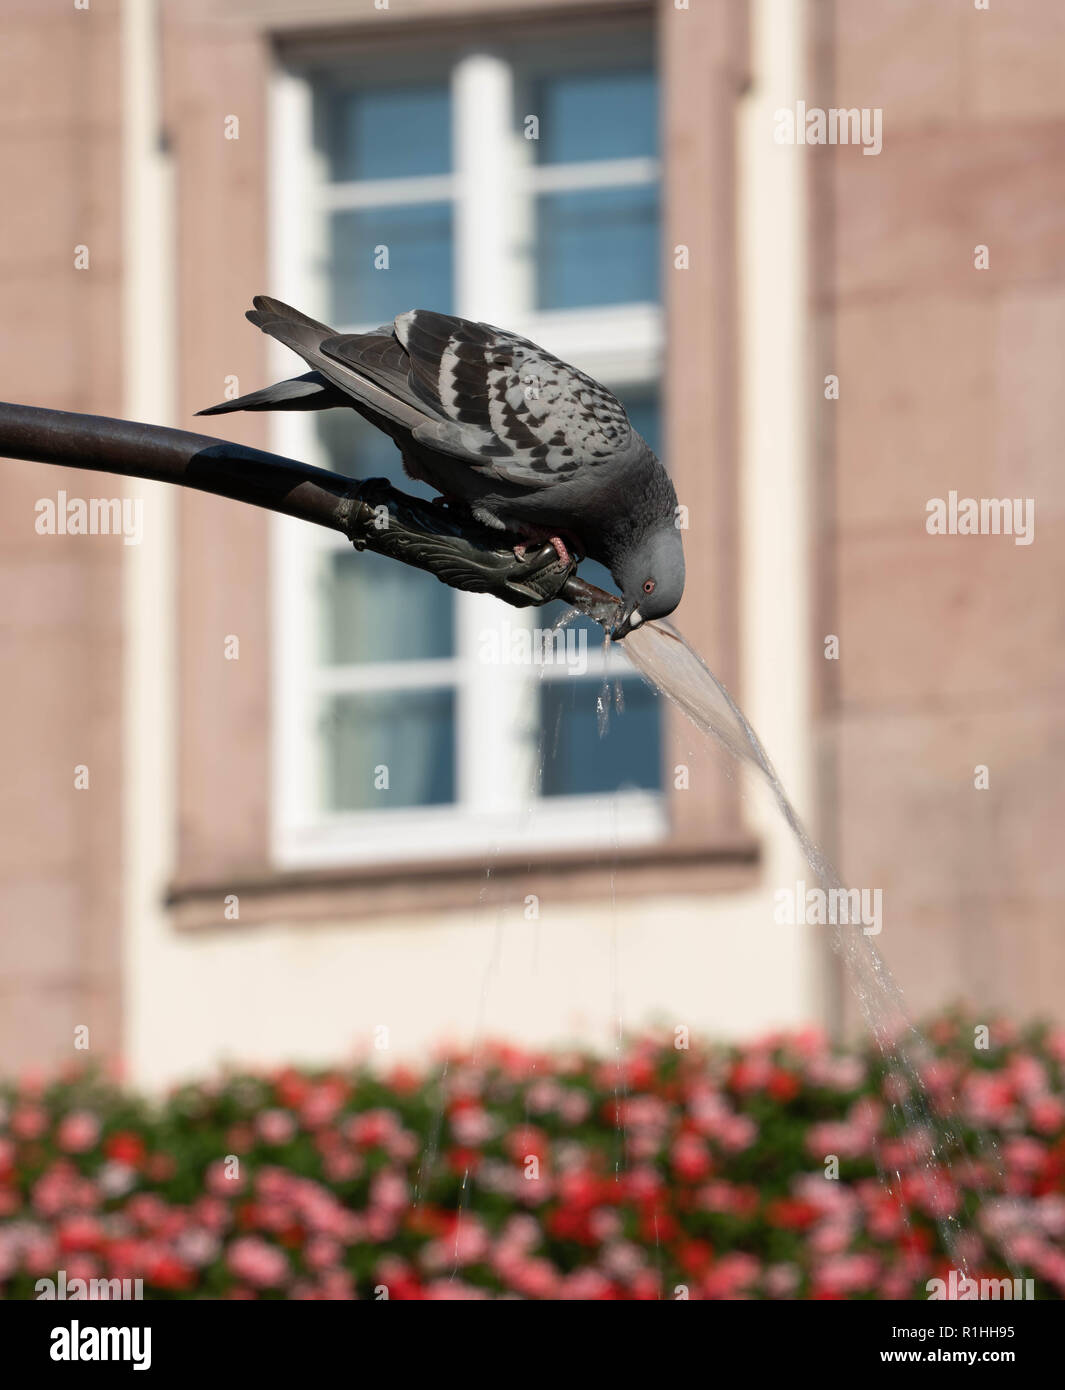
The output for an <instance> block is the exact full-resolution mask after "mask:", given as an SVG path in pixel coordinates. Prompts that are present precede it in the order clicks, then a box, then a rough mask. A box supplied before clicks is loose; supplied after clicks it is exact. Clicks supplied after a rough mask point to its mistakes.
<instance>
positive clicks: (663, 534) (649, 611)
mask: <svg viewBox="0 0 1065 1390" xmlns="http://www.w3.org/2000/svg"><path fill="white" fill-rule="evenodd" d="M611 573H612V574H613V576H614V579H615V580H616V581H617V583H618V584H619V585H620V587H621V596H622V599H623V603H622V608H621V619H620V621H619V622H618V624H617V626H616V627H615V628H614V630H613V632H612V633H611V634H610V635H611V637H612V638H613V639H614V641H615V642H616V641H618V640H619V639H620V638H622V637H627V636H628V634H629V633H630V632H631V631H632V629H633V628H634V627H639V625H640V624H641V623H646V622H649V621H650V620H651V619H652V618H664V617H666V615H667V614H669V613H672V612H673V610H674V608H676V606H677V604H678V603H679V602H680V600H681V595H682V594H683V593H684V547H683V546H682V544H681V539H680V530H679V528H678V527H677V526H675V525H674V523H673V518H672V517H670V518H669V519H668V520H667V521H666V522H664V523H663V525H661V526H659V527H657V528H656V529H655V530H653V531H648V532H646V533H645V534H644V535H643V537H642V538H641V539H640V540H639V541H638V542H637V543H636V544H635V545H633V546H631V547H630V548H629V549H627V550H626V551H625V553H624V556H623V557H622V558H621V559H620V560H619V561H618V562H617V564H616V565H615V566H614V567H613V568H612V570H611Z"/></svg>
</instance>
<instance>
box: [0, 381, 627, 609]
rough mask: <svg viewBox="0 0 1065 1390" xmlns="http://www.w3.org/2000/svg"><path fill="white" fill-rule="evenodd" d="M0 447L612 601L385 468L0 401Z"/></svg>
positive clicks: (462, 569) (470, 582)
mask: <svg viewBox="0 0 1065 1390" xmlns="http://www.w3.org/2000/svg"><path fill="white" fill-rule="evenodd" d="M0 455H6V456H7V457H8V458H18V459H29V460H31V461H32V462H36V463H52V464H59V465H61V466H63V467H65V468H81V469H88V470H92V471H94V472H101V473H117V474H120V475H122V476H124V477H127V478H148V479H151V480H153V481H155V482H164V483H174V484H176V485H177V486H179V487H191V488H196V489H197V490H198V491H200V492H210V493H213V494H214V495H215V496H217V497H229V498H231V499H232V500H233V501H236V502H247V503H250V504H251V505H252V506H256V507H266V508H267V509H269V510H270V511H274V512H281V513H282V514H284V515H285V516H294V517H298V518H299V519H300V520H301V521H310V522H312V523H313V524H314V525H316V526H327V527H329V528H330V529H332V530H334V531H341V532H343V534H344V535H346V536H347V537H348V539H349V540H350V541H351V542H352V543H353V544H354V546H355V547H356V549H359V550H363V549H370V550H374V551H376V552H378V553H379V554H383V555H389V556H391V557H392V558H393V559H396V560H400V561H402V562H403V563H404V564H409V565H414V566H416V567H417V568H419V569H424V570H428V571H429V572H430V573H432V574H435V575H436V577H437V578H438V579H439V580H441V582H442V583H445V584H449V585H451V586H452V587H453V588H458V589H467V590H470V591H473V592H476V593H491V594H494V595H495V596H496V597H497V598H500V599H502V600H503V601H504V602H505V603H509V604H512V605H514V606H515V607H527V606H530V605H539V604H544V603H549V602H550V601H551V600H552V599H556V598H562V599H564V600H566V601H567V602H568V603H571V604H572V605H573V606H574V607H575V608H578V609H580V610H581V611H582V612H584V613H587V614H588V615H589V616H590V617H592V618H594V619H595V620H596V621H597V622H601V623H603V625H604V626H608V627H609V626H611V625H612V624H613V623H614V622H616V620H617V615H618V611H619V606H620V601H619V600H618V599H617V598H616V597H615V596H614V595H613V594H608V593H606V592H605V591H604V590H602V589H597V588H595V586H594V585H591V584H587V583H585V581H584V580H582V579H580V578H579V577H578V576H577V574H576V565H575V564H572V563H571V564H570V565H569V566H565V567H563V566H561V565H560V563H559V561H558V557H557V556H556V554H555V552H554V550H553V549H552V547H551V546H549V545H548V546H543V547H542V548H541V549H539V550H537V551H536V552H535V553H531V554H527V555H526V557H525V558H524V559H522V560H519V559H518V558H517V556H516V555H515V554H514V550H513V546H514V545H515V544H517V543H518V541H519V539H520V538H519V537H516V536H511V537H508V536H506V535H505V534H504V533H501V532H499V531H493V530H490V529H489V528H487V527H485V526H482V525H480V524H479V523H478V522H477V521H475V520H474V518H473V517H472V516H471V515H469V513H467V512H465V511H464V510H462V509H456V508H454V507H451V506H445V505H442V504H440V503H439V502H425V501H422V500H421V499H419V498H416V497H410V496H408V495H407V494H406V493H403V492H400V491H399V490H398V489H397V488H394V487H393V486H392V485H391V484H390V483H389V482H387V481H386V480H385V479H383V478H370V479H367V480H365V481H360V480H358V479H354V478H346V477H343V476H342V475H340V474H338V473H330V472H327V471H326V470H325V469H323V468H312V467H310V466H309V465H308V464H305V463H297V462H296V461H295V460H294V459H287V458H282V457H281V456H280V455H278V454H269V453H266V452H264V451H263V450H262V449H249V448H246V447H245V446H244V445H242V444H232V443H229V442H227V441H225V440H222V439H215V438H213V437H212V436H210V435H206V434H194V433H192V432H190V431H188V430H175V429H168V428H166V427H165V426H163V425H148V424H142V423H139V422H137V421H133V420H116V419H112V418H111V417H110V416H104V415H81V414H77V413H75V412H73V411H69V410H46V409H43V408H41V407H38V406H31V405H12V404H8V403H7V402H0Z"/></svg>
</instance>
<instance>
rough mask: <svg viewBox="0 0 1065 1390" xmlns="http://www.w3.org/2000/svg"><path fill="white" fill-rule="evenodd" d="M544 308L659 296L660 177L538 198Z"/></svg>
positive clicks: (540, 287)
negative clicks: (628, 185) (655, 182)
mask: <svg viewBox="0 0 1065 1390" xmlns="http://www.w3.org/2000/svg"><path fill="white" fill-rule="evenodd" d="M536 205H537V206H536V210H537V218H536V221H537V240H536V288H537V307H538V308H540V309H578V308H585V307H591V306H593V305H599V304H629V303H643V302H648V301H652V302H653V301H656V300H657V299H658V259H659V256H658V189H657V187H656V186H655V185H653V184H648V185H646V186H642V185H641V186H637V187H633V188H604V189H595V190H593V191H590V192H587V193H543V194H541V195H540V196H539V197H538V198H537V200H536Z"/></svg>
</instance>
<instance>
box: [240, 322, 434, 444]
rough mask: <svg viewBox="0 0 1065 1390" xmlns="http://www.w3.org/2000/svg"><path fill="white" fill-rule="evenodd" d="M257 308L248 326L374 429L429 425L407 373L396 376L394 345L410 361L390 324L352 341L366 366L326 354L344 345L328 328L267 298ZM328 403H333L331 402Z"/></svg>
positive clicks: (408, 429) (387, 429)
mask: <svg viewBox="0 0 1065 1390" xmlns="http://www.w3.org/2000/svg"><path fill="white" fill-rule="evenodd" d="M254 303H255V308H254V309H249V310H248V313H247V315H246V317H247V319H248V320H249V322H251V323H254V324H255V326H256V327H257V328H260V329H262V331H263V332H264V333H266V334H268V335H269V336H270V337H271V338H276V339H277V341H278V342H279V343H284V345H285V346H286V347H287V348H291V349H292V351H293V352H296V353H298V354H299V355H300V356H301V357H302V358H303V360H304V361H305V362H306V363H307V365H308V366H309V367H311V368H313V373H312V375H313V374H320V375H321V377H322V378H323V379H324V380H325V382H326V383H328V385H329V386H331V387H335V388H336V389H337V391H338V392H339V393H342V394H341V395H340V400H346V401H349V402H350V404H352V405H353V406H354V407H355V408H356V409H357V410H359V411H360V412H361V413H362V414H364V415H365V416H366V417H367V418H368V419H370V420H371V421H373V423H374V424H377V425H379V426H380V427H381V428H382V429H385V430H386V431H388V432H389V433H391V432H392V426H396V425H398V426H399V427H400V429H401V430H405V431H411V432H412V431H413V430H414V429H415V427H416V426H418V425H421V424H423V423H424V422H425V419H426V411H425V409H424V407H423V406H421V405H420V404H419V403H418V402H417V401H416V399H415V398H414V397H413V396H412V393H411V391H410V389H409V387H407V385H406V377H407V371H406V369H405V368H404V371H403V372H402V374H401V375H398V376H397V373H396V371H395V367H394V364H391V365H390V359H389V357H388V352H389V346H390V345H391V347H392V348H394V349H395V351H397V352H399V353H401V354H402V357H403V358H404V361H405V359H406V354H405V353H403V352H402V349H401V348H399V345H398V344H397V343H396V339H395V334H394V332H393V330H392V325H391V324H388V325H386V326H385V327H383V328H378V329H376V330H375V331H374V332H373V333H360V334H357V335H354V336H353V337H352V339H351V341H353V342H357V343H359V344H360V345H361V346H360V349H359V354H360V356H361V360H360V362H359V363H358V364H355V363H354V362H348V361H346V360H345V359H344V358H343V357H337V356H334V355H332V354H329V353H327V352H326V351H325V348H326V345H327V344H328V343H331V342H336V341H344V340H343V339H340V340H338V338H337V335H336V333H335V332H334V331H333V329H332V328H330V327H329V325H328V324H324V323H319V322H318V320H317V319H312V318H309V317H308V316H307V315H306V314H303V313H301V312H300V311H299V309H293V308H292V306H291V305H289V304H283V303H282V302H281V301H280V300H279V299H270V298H268V297H267V296H266V295H257V296H256V298H255V301H254ZM375 364H377V365H376V366H375ZM328 403H330V404H332V403H333V401H332V398H330V399H329V401H328Z"/></svg>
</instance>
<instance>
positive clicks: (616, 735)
mask: <svg viewBox="0 0 1065 1390" xmlns="http://www.w3.org/2000/svg"><path fill="white" fill-rule="evenodd" d="M621 688H622V694H623V697H624V707H623V709H622V710H621V712H620V713H619V712H618V710H617V709H616V708H615V706H614V681H613V680H611V681H610V683H609V686H608V691H609V702H610V715H609V724H608V726H607V732H606V733H605V734H604V735H603V736H602V737H601V736H600V733H599V715H598V710H597V708H596V704H597V701H598V699H599V697H600V694H601V693H602V691H603V682H602V681H601V680H595V681H592V680H569V679H566V680H563V679H559V680H551V681H544V682H543V683H542V684H541V686H540V719H541V728H542V731H543V743H544V774H543V794H544V796H581V795H587V794H590V793H609V792H616V791H619V790H621V789H623V788H626V787H636V788H641V789H645V790H654V791H657V790H658V788H659V787H660V786H661V780H662V773H661V749H662V741H661V728H660V717H659V709H658V700H657V697H656V695H655V692H654V691H653V690H652V689H651V687H650V686H649V685H647V684H646V683H645V682H644V681H642V680H641V679H639V677H625V678H624V679H622V681H621Z"/></svg>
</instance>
